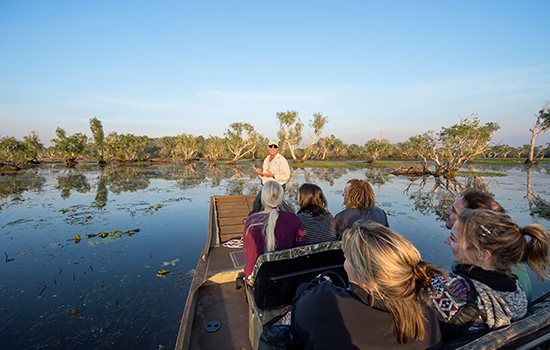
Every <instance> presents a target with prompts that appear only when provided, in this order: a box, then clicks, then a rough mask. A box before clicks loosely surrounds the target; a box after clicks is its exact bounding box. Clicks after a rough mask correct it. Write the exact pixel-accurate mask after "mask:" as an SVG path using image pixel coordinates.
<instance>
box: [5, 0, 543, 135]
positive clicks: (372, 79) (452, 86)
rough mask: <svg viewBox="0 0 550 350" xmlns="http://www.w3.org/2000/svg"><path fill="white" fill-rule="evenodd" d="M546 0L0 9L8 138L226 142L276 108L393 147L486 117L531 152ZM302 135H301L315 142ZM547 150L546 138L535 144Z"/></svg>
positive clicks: (268, 120) (272, 121) (267, 120)
mask: <svg viewBox="0 0 550 350" xmlns="http://www.w3.org/2000/svg"><path fill="white" fill-rule="evenodd" d="M548 14H550V1H547V0H544V1H460V2H458V1H385V2H381V1H377V2H374V1H373V2H371V1H296V0H294V1H277V2H275V1H270V2H268V1H238V0H233V1H200V2H199V1H135V0H134V1H97V0H94V1H25V0H21V1H6V0H0V125H1V126H0V137H3V136H15V137H17V138H19V139H22V138H23V136H24V135H26V134H28V132H29V131H31V130H36V131H38V132H39V135H40V137H41V140H42V142H43V143H45V144H47V145H49V144H50V142H49V140H50V139H51V138H53V137H55V129H56V127H58V126H60V127H62V128H64V129H65V130H66V131H67V132H68V133H69V134H72V133H75V132H83V133H86V134H88V135H91V134H90V131H89V119H90V118H93V117H97V118H98V119H100V120H101V121H102V123H103V127H104V129H105V132H106V133H108V132H111V131H117V132H119V133H133V134H136V135H148V136H151V137H157V136H164V135H178V134H181V133H189V134H193V135H203V136H205V137H207V136H208V135H217V136H223V133H224V131H225V130H226V129H227V128H228V126H229V124H231V123H232V122H249V123H251V124H252V125H254V126H255V128H256V130H258V131H259V132H260V133H262V134H263V135H264V136H266V137H274V136H275V133H276V131H277V124H276V113H277V112H281V111H286V110H296V111H298V112H299V113H300V117H301V119H302V121H303V122H304V124H306V125H307V123H308V121H309V119H310V118H311V116H312V115H313V113H315V112H321V113H323V114H324V115H326V116H328V117H329V123H328V124H327V126H326V128H325V134H334V135H336V136H337V137H339V138H340V139H342V140H343V141H344V142H346V143H357V144H364V143H365V142H366V141H367V140H370V139H372V138H377V137H379V135H380V132H381V131H383V134H384V137H385V138H387V139H389V140H390V141H391V142H392V143H395V142H399V141H404V140H406V139H407V138H408V137H409V136H414V135H417V134H421V133H423V132H425V131H428V130H436V131H438V130H440V129H441V127H442V126H451V125H453V124H456V123H457V122H458V121H459V118H460V117H463V118H464V117H467V116H469V115H470V114H472V113H477V114H478V116H479V118H480V120H481V121H482V122H489V121H493V122H498V123H499V124H500V126H501V130H499V131H498V132H497V133H496V135H495V140H496V141H502V142H504V143H506V144H510V145H513V146H519V145H522V144H524V143H528V142H529V139H530V132H529V128H530V127H532V126H533V123H534V120H535V117H534V115H535V113H536V112H537V111H538V110H539V109H540V107H541V106H542V104H543V103H544V101H546V100H550V21H549V20H548ZM306 137H307V131H305V132H304V138H306ZM545 142H550V133H549V134H548V135H543V136H541V137H540V138H539V140H538V142H537V144H544V143H545Z"/></svg>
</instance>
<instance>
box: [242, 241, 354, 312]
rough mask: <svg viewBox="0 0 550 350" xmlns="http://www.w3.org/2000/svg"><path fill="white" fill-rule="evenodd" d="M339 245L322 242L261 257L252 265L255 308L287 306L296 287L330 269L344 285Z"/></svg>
mask: <svg viewBox="0 0 550 350" xmlns="http://www.w3.org/2000/svg"><path fill="white" fill-rule="evenodd" d="M343 265H344V254H343V253H342V250H341V242H340V241H334V242H324V243H317V244H310V245H307V246H303V247H296V248H291V249H285V250H281V251H275V252H269V253H265V254H263V255H261V256H260V257H259V258H258V260H257V261H256V264H255V266H254V270H253V272H252V275H251V276H252V281H253V286H254V301H255V303H256V306H257V307H258V308H259V309H271V308H277V307H282V306H286V305H290V304H291V303H292V300H293V298H294V293H295V292H296V288H298V286H299V285H300V284H302V283H306V282H309V281H311V280H312V279H313V278H315V277H316V276H317V275H319V274H320V273H321V272H324V271H326V270H332V271H334V272H336V273H338V274H339V275H340V276H341V277H342V278H343V279H344V280H345V281H346V282H347V274H346V273H345V270H344V267H343Z"/></svg>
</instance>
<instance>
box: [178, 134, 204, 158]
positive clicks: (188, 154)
mask: <svg viewBox="0 0 550 350" xmlns="http://www.w3.org/2000/svg"><path fill="white" fill-rule="evenodd" d="M175 141H176V142H175V145H174V148H173V149H172V157H173V158H182V159H183V160H185V161H186V162H190V161H191V160H192V159H193V158H195V156H196V155H197V154H198V153H199V146H200V145H199V140H198V138H197V137H196V136H193V135H191V134H185V133H183V134H181V135H178V136H176V138H175Z"/></svg>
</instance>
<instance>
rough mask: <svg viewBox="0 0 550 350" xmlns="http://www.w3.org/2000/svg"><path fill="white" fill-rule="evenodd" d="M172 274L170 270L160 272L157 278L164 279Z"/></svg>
mask: <svg viewBox="0 0 550 350" xmlns="http://www.w3.org/2000/svg"><path fill="white" fill-rule="evenodd" d="M169 273H170V270H160V271H159V272H158V273H157V276H158V277H163V276H166V275H167V274H169Z"/></svg>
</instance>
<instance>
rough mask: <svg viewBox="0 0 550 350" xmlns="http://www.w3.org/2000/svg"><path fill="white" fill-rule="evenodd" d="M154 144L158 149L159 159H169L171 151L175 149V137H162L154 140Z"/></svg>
mask: <svg viewBox="0 0 550 350" xmlns="http://www.w3.org/2000/svg"><path fill="white" fill-rule="evenodd" d="M154 143H155V145H156V146H157V147H158V154H159V156H160V157H170V156H171V155H172V150H173V149H174V148H176V136H163V137H161V138H157V139H155V140H154Z"/></svg>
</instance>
